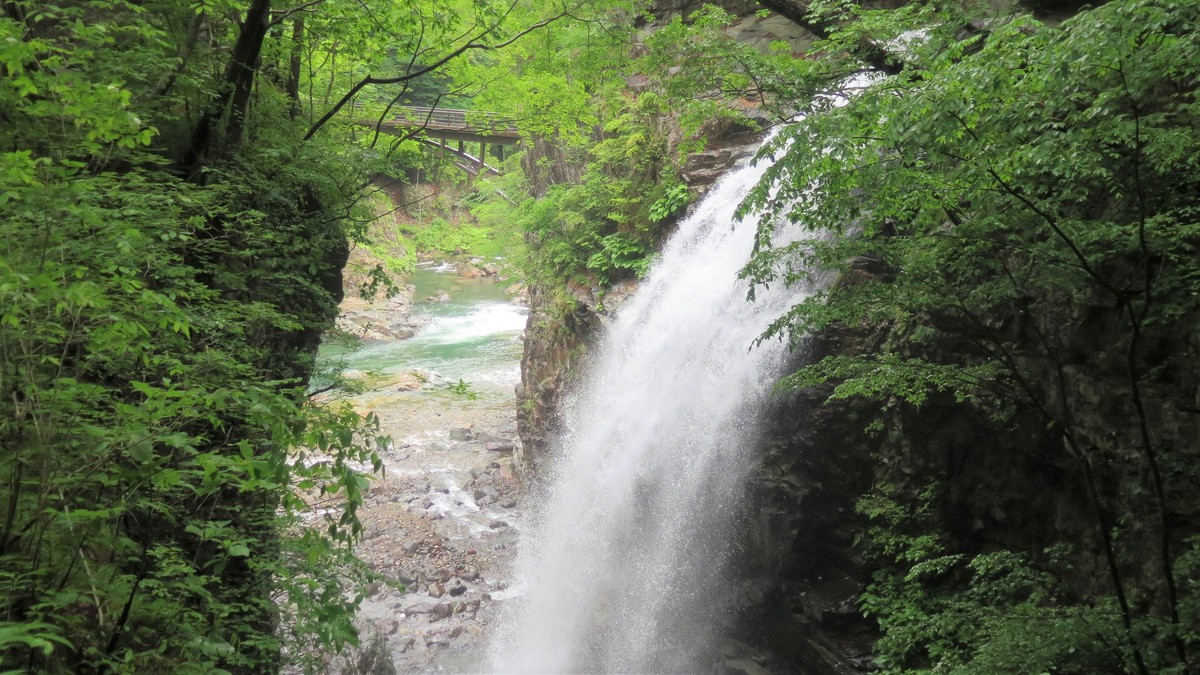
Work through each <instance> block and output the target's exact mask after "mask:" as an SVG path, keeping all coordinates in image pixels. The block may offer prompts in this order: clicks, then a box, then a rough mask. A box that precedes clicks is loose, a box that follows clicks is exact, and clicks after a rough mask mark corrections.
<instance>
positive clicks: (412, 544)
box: [402, 541, 421, 555]
mask: <svg viewBox="0 0 1200 675" xmlns="http://www.w3.org/2000/svg"><path fill="white" fill-rule="evenodd" d="M402 548H403V549H404V552H405V553H407V554H409V555H412V554H413V553H416V552H417V550H418V549H420V548H421V542H419V541H406V542H404V546H403V547H402Z"/></svg>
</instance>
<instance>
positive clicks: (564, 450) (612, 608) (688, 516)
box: [490, 161, 797, 673]
mask: <svg viewBox="0 0 1200 675" xmlns="http://www.w3.org/2000/svg"><path fill="white" fill-rule="evenodd" d="M766 164H767V162H765V161H760V162H758V163H757V164H749V165H746V166H743V167H740V168H738V169H735V170H733V171H731V172H730V173H729V174H727V175H726V176H725V177H724V178H723V179H722V180H721V181H720V182H719V183H718V184H717V185H716V186H714V188H713V189H712V190H711V191H710V192H709V194H708V195H707V196H706V197H705V199H704V200H703V201H702V202H701V203H700V204H699V205H698V206H697V208H696V209H695V210H694V212H693V213H692V214H691V215H690V216H689V217H688V218H687V219H686V220H684V222H682V223H681V224H680V226H679V229H678V231H677V232H676V233H675V234H674V235H673V236H672V237H671V238H670V240H669V241H668V242H667V244H666V246H665V248H664V250H663V252H662V255H661V258H660V259H659V260H658V261H657V263H656V264H655V265H654V267H653V269H652V270H651V272H650V274H649V276H648V277H647V278H646V279H645V280H644V281H643V283H642V284H641V286H640V288H639V289H638V291H637V292H636V293H635V294H634V296H633V297H631V298H630V300H629V301H628V302H627V303H626V304H625V305H624V306H623V307H622V308H621V310H620V312H619V316H618V317H617V319H616V320H615V321H614V323H613V324H612V325H611V326H610V327H609V330H608V331H607V333H606V335H605V336H604V338H603V339H602V340H601V342H600V344H599V345H598V346H597V348H596V349H595V350H594V351H593V353H592V354H591V355H590V360H589V365H588V367H587V368H586V369H585V372H584V373H583V380H582V381H581V382H580V383H579V386H577V387H575V390H574V392H573V393H572V394H571V396H570V397H569V398H568V400H567V402H566V406H565V408H564V420H565V426H566V432H565V434H564V436H563V437H562V438H560V439H559V440H558V442H557V445H556V448H555V450H556V452H555V455H556V457H557V458H558V459H557V460H556V462H555V463H554V466H553V468H552V470H551V472H550V477H549V480H548V485H549V488H548V491H547V494H546V495H544V496H545V501H544V504H543V505H542V507H541V510H540V511H539V514H538V516H537V517H536V518H535V519H534V520H535V521H536V522H534V523H532V524H531V525H530V527H529V528H528V530H527V531H526V532H525V533H524V539H523V541H522V550H521V552H520V553H519V554H518V559H517V563H516V569H515V574H514V585H515V588H516V589H518V592H519V593H520V595H519V596H518V597H516V598H514V599H513V600H511V601H510V602H509V603H508V604H509V606H508V607H506V608H505V612H504V613H503V615H502V616H501V618H500V625H499V626H498V627H497V629H496V630H497V633H496V634H495V635H494V636H493V639H492V642H491V649H490V656H491V659H492V662H491V669H492V670H493V671H495V672H502V673H567V672H641V673H645V672H704V671H709V670H711V669H712V668H713V666H714V663H715V662H714V657H713V654H712V649H713V648H714V647H715V646H716V644H717V643H718V640H719V636H720V632H721V629H722V627H723V615H724V614H726V613H727V611H726V608H725V606H724V605H723V603H722V601H721V600H720V596H721V595H722V589H723V588H725V587H727V586H728V582H727V581H726V578H725V563H726V561H727V560H728V558H729V556H730V554H731V553H732V551H731V549H732V548H733V544H732V543H731V542H732V541H734V536H733V533H732V532H731V529H732V528H733V527H734V525H735V523H734V515H735V513H736V511H737V509H738V502H739V499H740V498H741V494H742V490H743V482H744V479H745V478H746V473H747V471H748V467H749V466H750V464H751V462H750V457H749V453H750V451H751V449H752V448H751V446H752V445H753V443H754V441H755V436H756V429H757V428H758V426H759V423H760V421H761V420H760V417H761V413H762V411H763V410H764V409H765V407H766V405H767V402H768V398H769V395H770V389H771V386H772V384H773V383H774V382H775V381H776V379H777V377H778V375H779V370H780V368H781V366H782V363H783V361H784V358H785V354H786V348H785V347H784V346H783V345H781V344H779V343H777V342H771V343H767V344H764V345H762V346H760V347H757V348H753V349H751V346H752V343H753V341H754V339H755V338H756V337H757V336H758V335H760V334H761V333H762V332H763V331H764V330H765V329H766V327H767V326H768V324H769V323H770V321H771V320H772V319H773V318H775V317H777V316H779V314H780V313H781V312H782V311H784V309H785V308H786V307H787V306H789V305H790V304H792V303H794V302H795V301H796V300H797V298H796V297H795V293H794V292H792V293H789V292H786V291H784V292H776V289H771V290H770V291H767V292H763V291H761V290H760V292H759V293H758V294H757V298H756V300H755V302H747V301H746V291H747V286H746V283H745V282H744V281H741V280H739V279H738V278H737V272H738V270H739V269H740V268H741V267H742V266H743V265H744V264H745V263H746V261H747V260H748V259H749V257H750V253H751V250H752V247H753V243H754V237H755V224H754V222H753V219H748V221H749V222H739V221H737V220H736V219H735V218H734V211H735V209H736V207H737V205H738V204H739V203H740V202H741V200H742V199H743V198H744V197H745V195H746V194H747V191H748V190H749V189H750V188H751V187H753V186H754V185H755V184H756V183H757V182H758V181H759V179H760V178H761V177H762V175H763V172H764V171H765V170H766Z"/></svg>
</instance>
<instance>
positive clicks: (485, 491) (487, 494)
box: [471, 486, 496, 503]
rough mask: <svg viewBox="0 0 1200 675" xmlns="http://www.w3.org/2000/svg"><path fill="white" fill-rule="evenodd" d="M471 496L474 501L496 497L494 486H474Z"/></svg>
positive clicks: (481, 501)
mask: <svg viewBox="0 0 1200 675" xmlns="http://www.w3.org/2000/svg"><path fill="white" fill-rule="evenodd" d="M471 496H473V497H474V498H475V501H476V502H479V503H483V500H485V499H486V500H489V501H490V500H493V499H495V498H496V488H494V487H486V486H485V487H481V488H475V491H474V492H473V493H472V494H471Z"/></svg>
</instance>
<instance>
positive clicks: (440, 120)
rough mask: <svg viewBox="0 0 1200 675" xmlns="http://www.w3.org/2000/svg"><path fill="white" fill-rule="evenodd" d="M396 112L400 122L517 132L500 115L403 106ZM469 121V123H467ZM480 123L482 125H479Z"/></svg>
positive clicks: (508, 119) (509, 121) (507, 119)
mask: <svg viewBox="0 0 1200 675" xmlns="http://www.w3.org/2000/svg"><path fill="white" fill-rule="evenodd" d="M396 110H398V111H399V112H398V113H397V114H396V116H395V119H396V120H398V121H402V122H420V123H429V124H438V125H445V126H449V127H455V128H460V129H464V130H466V129H473V128H478V127H480V126H485V127H487V128H489V129H497V130H503V131H514V132H515V131H517V127H516V125H515V124H513V120H512V118H510V117H507V116H505V115H502V114H500V113H493V112H484V111H480V110H456V109H454V108H425V107H420V106H403V107H398V108H397V109H396ZM468 119H470V122H468ZM480 123H482V124H480Z"/></svg>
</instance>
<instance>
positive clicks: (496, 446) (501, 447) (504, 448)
mask: <svg viewBox="0 0 1200 675" xmlns="http://www.w3.org/2000/svg"><path fill="white" fill-rule="evenodd" d="M483 449H484V450H487V451H488V452H512V451H513V444H512V442H510V441H501V442H499V443H484V444H483Z"/></svg>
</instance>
